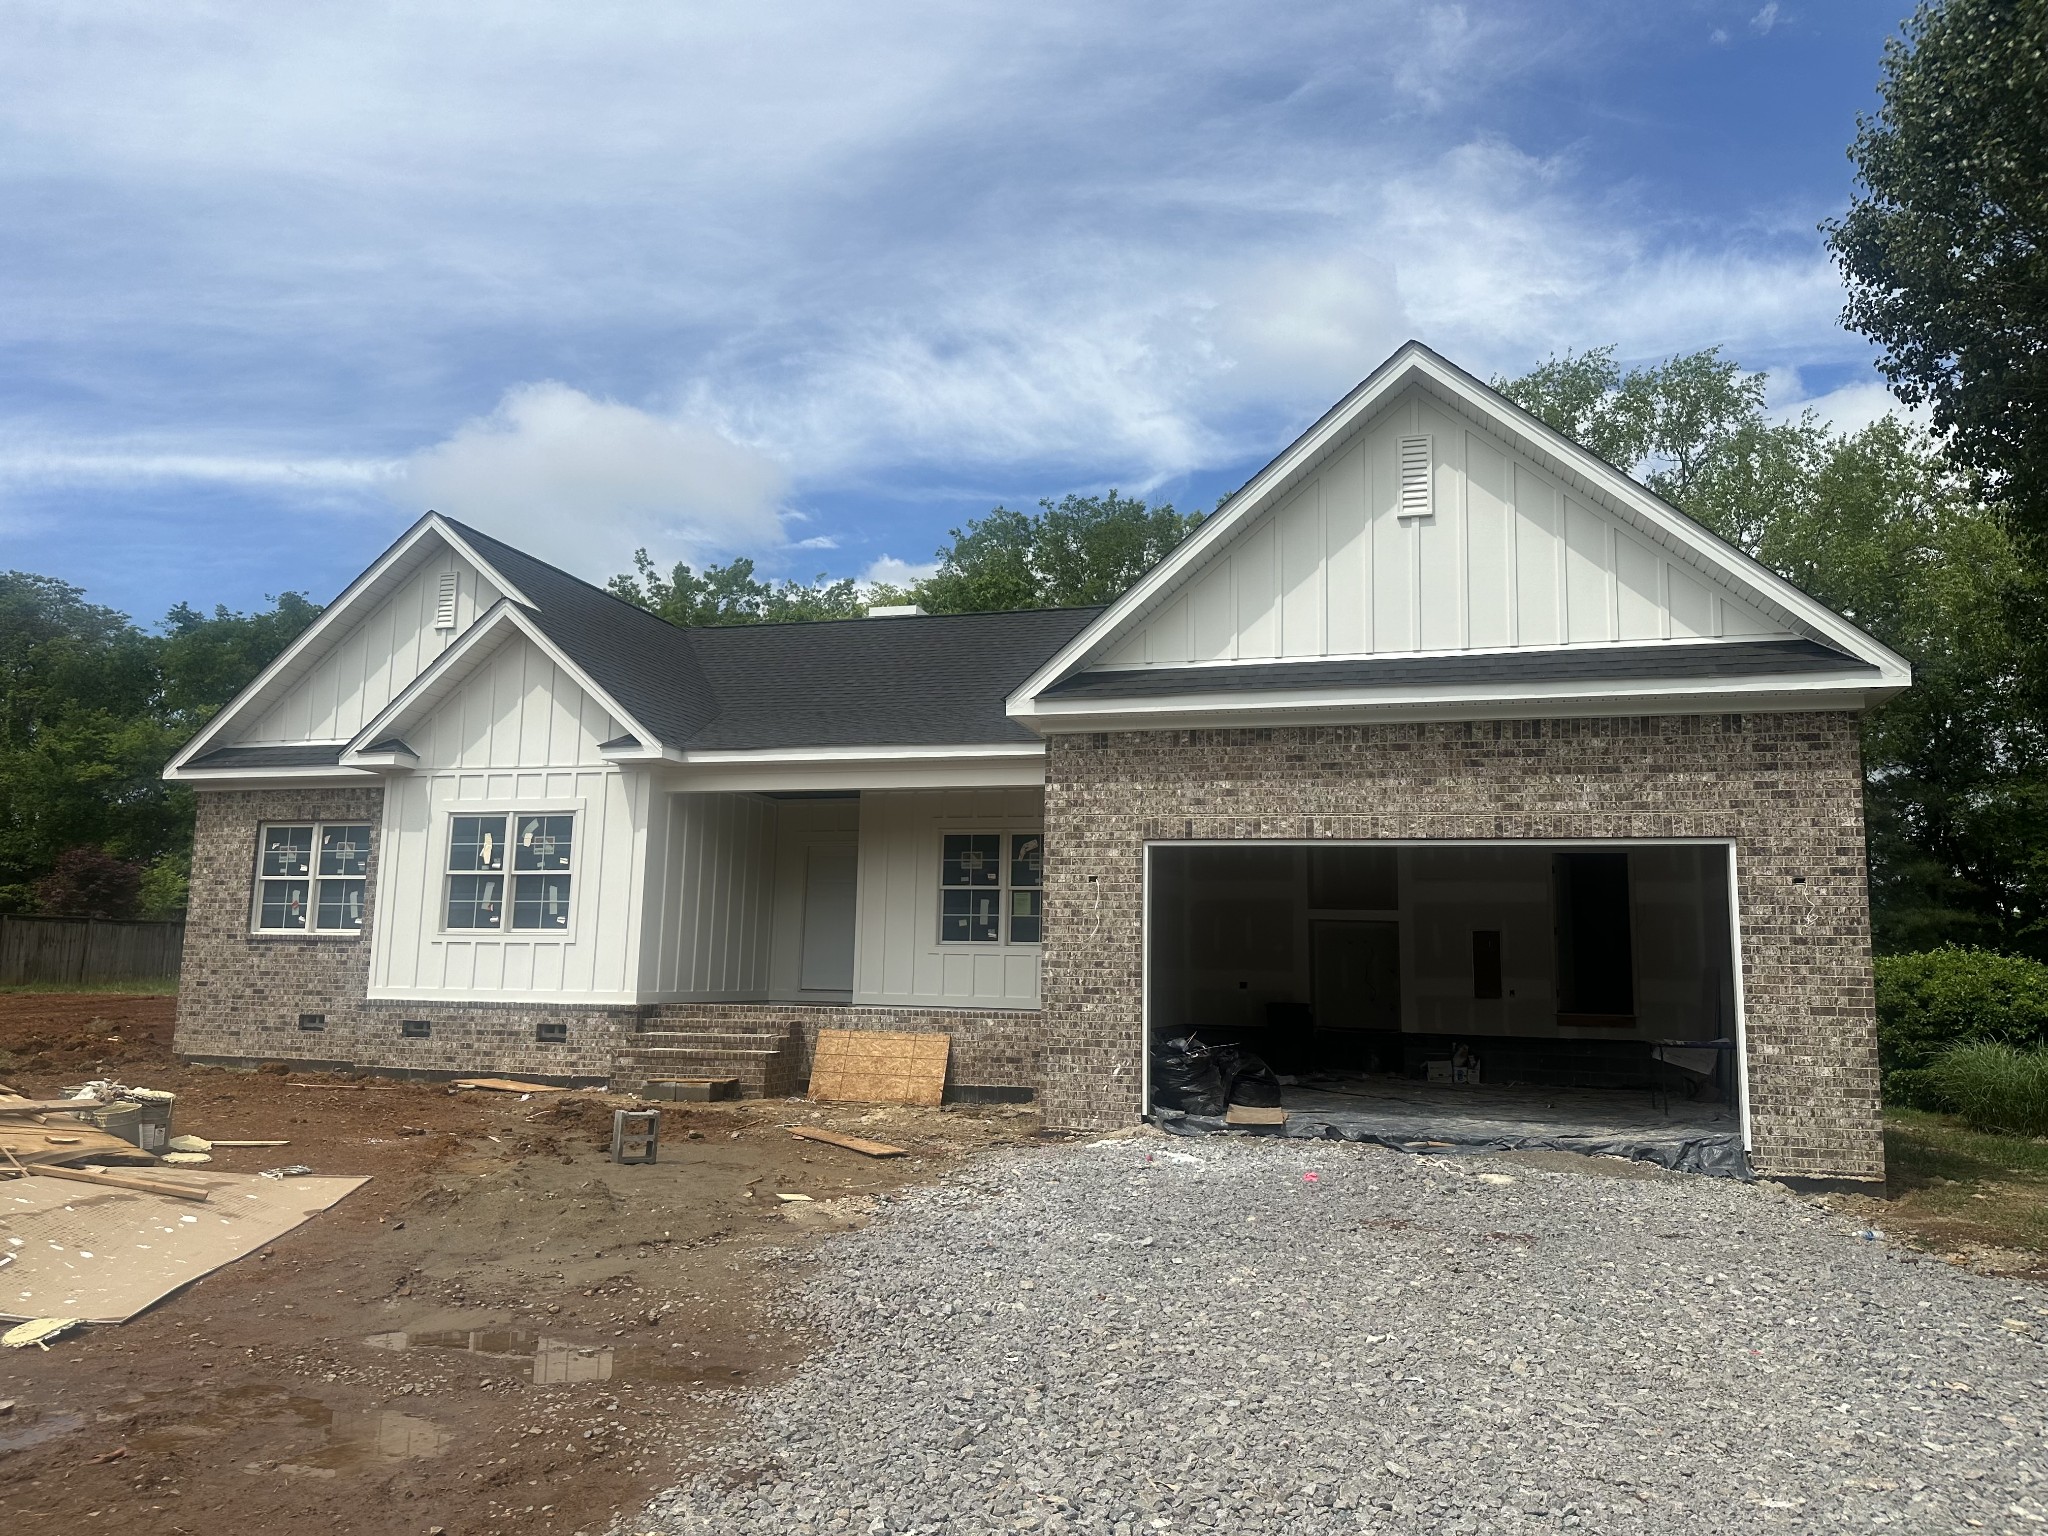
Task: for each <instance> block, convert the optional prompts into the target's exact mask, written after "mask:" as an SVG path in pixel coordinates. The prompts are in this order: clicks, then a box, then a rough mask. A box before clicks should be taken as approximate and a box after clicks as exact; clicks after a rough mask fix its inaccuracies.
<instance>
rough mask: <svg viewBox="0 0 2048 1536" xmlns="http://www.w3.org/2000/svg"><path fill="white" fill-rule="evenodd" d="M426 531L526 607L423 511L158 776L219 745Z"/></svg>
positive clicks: (454, 534)
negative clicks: (249, 710)
mask: <svg viewBox="0 0 2048 1536" xmlns="http://www.w3.org/2000/svg"><path fill="white" fill-rule="evenodd" d="M429 535H431V536H433V537H435V538H438V539H440V540H441V541H442V542H444V543H446V544H448V545H450V546H451V547H452V548H453V549H454V550H455V551H456V553H458V554H460V555H461V556H462V557H463V559H465V560H467V561H469V562H470V563H471V564H472V565H474V566H475V567H476V568H477V569H478V570H480V571H482V572H483V573H484V574H485V575H486V576H488V577H489V578H490V581H491V584H492V585H493V586H495V587H496V588H497V589H498V590H499V591H500V592H503V593H504V594H506V596H508V597H510V598H512V599H513V600H514V601H515V602H519V603H523V604H525V606H527V607H529V608H531V607H532V606H533V604H532V602H531V601H529V600H528V599H527V598H526V597H524V596H523V595H521V594H520V593H519V591H518V589H517V588H515V587H514V586H513V585H512V583H511V582H509V581H507V580H506V579H505V578H504V576H503V575H501V574H500V573H499V572H498V570H497V569H496V568H495V567H493V566H492V565H491V563H490V562H489V561H488V560H485V559H484V558H482V557H481V556H480V555H478V554H477V552H476V551H475V550H474V549H473V548H471V547H470V544H469V541H468V540H466V539H464V538H463V537H462V536H461V535H460V534H458V533H457V532H456V531H455V530H454V529H453V528H451V527H449V526H448V523H447V521H446V520H445V519H443V518H442V517H440V516H439V515H438V514H436V513H433V512H429V513H428V514H427V515H426V516H424V517H422V518H421V519H420V520H419V521H418V522H416V523H414V524H413V525H412V526H411V527H410V528H408V529H406V531H405V532H404V533H402V534H400V535H399V536H398V541H397V542H396V543H394V544H393V545H392V546H391V547H390V548H389V549H387V550H385V551H384V553H383V554H381V555H379V556H378V557H377V559H376V560H375V561H374V562H373V563H372V564H371V566H370V568H369V569H368V570H366V571H364V572H363V573H362V575H360V576H358V577H357V578H356V579H355V580H354V581H352V582H350V583H349V584H348V585H347V586H346V587H344V588H343V589H342V591H341V595H340V596H339V597H337V598H335V599H334V601H333V602H331V603H329V604H328V605H327V606H326V607H325V608H323V609H322V610H321V611H320V617H319V618H317V619H315V620H314V621H313V622H312V623H311V624H308V625H307V626H306V627H305V629H304V630H303V631H302V632H301V633H300V635H299V637H298V638H297V639H296V640H294V641H292V643H291V644H290V645H288V646H286V647H285V648H284V649H283V650H282V651H280V652H279V653H278V654H277V656H276V658H275V659H274V660H272V662H271V663H270V665H269V666H267V667H265V668H264V669H263V670H262V671H261V672H259V673H257V674H256V677H255V679H254V680H253V681H252V682H250V683H249V684H248V686H246V687H245V688H243V689H242V691H241V692H240V693H238V694H236V695H235V696H234V698H232V699H230V700H229V701H228V703H227V706H226V707H225V708H224V709H222V710H221V711H220V713H219V714H217V715H215V716H214V717H213V718H212V719H211V720H209V721H207V722H206V724H205V725H204V726H202V727H200V729H199V732H198V734H197V735H195V736H194V737H193V738H192V739H191V740H190V741H188V742H186V743H185V745H184V746H183V747H181V748H179V749H178V752H177V755H176V756H174V757H173V758H172V759H171V761H170V763H169V764H168V765H167V767H166V769H165V772H164V777H165V778H171V777H172V776H173V774H174V772H175V771H176V770H179V769H182V768H183V767H184V766H185V764H186V763H188V762H190V761H191V760H192V759H193V758H195V757H202V756H204V755H205V754H206V753H207V752H209V751H211V750H212V749H213V748H214V747H216V746H218V745H220V740H219V738H220V737H221V736H222V735H224V734H225V733H226V732H227V729H228V727H229V726H230V725H232V724H233V723H234V722H235V721H236V720H237V719H238V718H240V717H241V716H242V715H243V714H245V713H246V712H247V711H248V708H249V706H250V705H251V704H253V703H254V702H256V701H257V700H259V699H261V698H262V697H264V695H265V694H266V693H268V692H269V690H270V689H271V687H272V686H273V685H274V684H276V683H277V682H278V681H279V680H280V679H284V678H289V677H291V676H292V675H293V674H294V673H296V672H297V670H298V668H299V666H300V665H301V664H302V663H303V662H305V661H306V660H308V659H309V657H310V656H311V655H312V653H314V652H316V651H317V650H318V649H319V648H320V647H321V646H322V645H323V644H324V643H325V642H326V640H327V637H328V636H329V635H331V634H332V633H333V631H334V630H335V629H336V628H337V627H338V626H340V625H342V624H343V623H344V622H346V621H347V620H348V618H349V615H350V614H351V613H352V612H353V611H354V610H355V609H356V608H358V607H360V606H361V605H362V603H363V601H364V600H365V598H366V597H367V596H368V595H369V594H371V593H374V592H376V591H378V590H380V589H381V588H382V586H383V584H384V581H385V578H386V577H388V576H390V575H391V573H392V572H393V571H395V570H397V569H398V568H399V567H400V566H401V565H403V564H405V563H406V561H407V560H408V559H409V558H410V557H411V555H412V553H413V551H414V550H416V549H417V548H418V547H419V546H420V543H421V542H422V541H423V540H425V539H426V538H427V537H428V536H429Z"/></svg>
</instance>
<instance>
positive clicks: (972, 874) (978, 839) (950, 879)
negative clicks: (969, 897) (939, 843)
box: [939, 832, 1003, 887]
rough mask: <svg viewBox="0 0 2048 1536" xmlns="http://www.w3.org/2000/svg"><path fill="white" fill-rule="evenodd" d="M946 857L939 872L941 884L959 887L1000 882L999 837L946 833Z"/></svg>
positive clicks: (993, 833)
mask: <svg viewBox="0 0 2048 1536" xmlns="http://www.w3.org/2000/svg"><path fill="white" fill-rule="evenodd" d="M945 854H946V856H945V860H944V862H943V864H942V865H941V867H940V873H939V884H940V885H942V886H954V887H958V886H975V885H999V884H1001V883H1002V862H1001V861H1002V857H1003V839H1002V836H1001V834H999V833H995V832H948V833H947V834H946V847H945Z"/></svg>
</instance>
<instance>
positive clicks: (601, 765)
mask: <svg viewBox="0 0 2048 1536" xmlns="http://www.w3.org/2000/svg"><path fill="white" fill-rule="evenodd" d="M620 731H621V726H620V724H619V722H618V721H617V720H615V719H613V718H612V717H611V715H610V714H608V713H607V712H606V711H605V709H604V708H603V707H602V706H601V705H599V704H598V703H597V702H596V701H595V700H594V699H592V698H591V697H590V696H589V695H588V694H586V693H585V692H584V691H583V689H581V688H580V687H579V686H577V684H576V683H575V682H574V681H573V680H571V679H570V678H569V677H568V676H567V675H566V674H565V673H563V672H562V671H561V670H560V669H559V668H558V667H556V666H555V665H554V663H553V662H551V661H550V660H549V659H548V658H547V656H546V655H545V654H543V653H542V652H541V651H540V650H538V649H537V648H535V647H534V646H533V645H532V644H530V643H529V642H528V641H526V640H525V639H524V638H523V637H514V638H513V639H510V640H508V641H507V642H506V643H505V644H503V645H501V646H499V647H498V649H497V650H496V651H495V652H493V654H492V655H491V656H489V657H488V658H486V659H485V660H484V661H483V662H482V663H481V664H480V665H479V666H478V668H477V670H476V671H474V672H473V673H471V675H470V676H469V677H468V678H467V679H466V680H465V681H464V683H463V684H462V686H461V687H460V688H459V689H458V690H456V691H455V692H454V693H453V694H452V695H451V696H450V697H449V698H448V699H447V700H446V701H445V702H444V703H443V704H442V705H441V706H440V708H439V709H437V710H436V711H435V712H434V713H433V714H431V715H429V716H428V717H427V718H425V719H424V720H421V721H419V722H417V723H416V724H414V725H412V726H410V727H408V729H407V731H406V742H407V744H408V745H409V746H410V747H411V748H412V749H413V751H414V752H415V753H417V754H418V756H419V759H420V763H419V767H418V769H417V770H416V771H414V772H412V773H407V774H398V775H394V776H393V777H392V778H391V779H390V781H389V783H388V786H387V788H386V791H385V798H384V829H383V844H382V851H381V854H380V862H379V870H378V877H377V887H376V898H375V899H376V904H377V911H376V915H375V920H374V922H373V923H372V939H371V959H370V995H371V996H372V997H402V998H419V999H434V998H449V999H476V1000H491V1001H506V1000H527V1001H555V1000H560V1001H577V1002H591V1001H605V1000H629V999H630V998H631V997H632V996H633V994H634V992H635V990H636V982H637V980H638V975H637V972H638V963H637V956H638V954H639V936H638V925H639V922H640V920H641V918H640V912H639V910H638V909H639V905H640V903H639V895H640V892H639V885H640V882H641V880H642V878H643V866H644V843H645V836H644V829H645V827H646V826H647V824H648V820H649V811H648V804H647V801H648V798H649V793H650V789H649V785H648V783H647V780H646V777H645V776H644V775H639V774H622V773H620V772H619V771H618V770H617V769H616V768H614V767H612V766H611V765H609V764H607V763H606V762H605V761H604V760H603V758H602V757H601V756H600V754H599V752H598V746H599V744H600V743H602V742H605V741H609V740H611V739H612V738H613V737H615V736H617V735H619V734H620ZM490 811H506V812H518V811H528V812H533V811H543V812H549V813H552V814H562V813H565V812H573V813H574V814H575V816H576V829H575V839H576V842H575V853H574V862H573V863H572V865H571V868H570V875H571V889H570V923H569V927H568V928H567V929H566V930H562V931H560V932H525V931H520V930H514V929H510V928H507V929H505V930H503V931H499V932H466V931H459V930H449V929H447V928H446V926H445V922H444V919H445V916H446V911H445V900H446V890H447V878H448V877H447V863H448V836H449V820H450V818H451V817H452V816H455V815H463V814H470V813H481V812H490ZM508 873H509V872H508Z"/></svg>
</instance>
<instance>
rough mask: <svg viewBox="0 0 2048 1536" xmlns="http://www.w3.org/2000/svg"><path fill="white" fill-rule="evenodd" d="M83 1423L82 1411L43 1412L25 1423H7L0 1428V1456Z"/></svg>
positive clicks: (68, 1430) (22, 1449)
mask: <svg viewBox="0 0 2048 1536" xmlns="http://www.w3.org/2000/svg"><path fill="white" fill-rule="evenodd" d="M84 1424H85V1415H84V1414H82V1413H45V1414H39V1415H38V1416H36V1417H35V1418H32V1419H30V1420H29V1421H28V1422H27V1423H25V1424H9V1425H7V1426H6V1427H5V1428H4V1429H0V1456H4V1455H5V1454H6V1453H7V1452H9V1451H25V1450H28V1449H29V1448H30V1447H31V1446H37V1445H43V1444H45V1443H47V1442H48V1441H51V1440H55V1439H56V1438H58V1437H59V1436H60V1435H68V1434H70V1433H71V1432H72V1431H73V1430H74V1429H79V1428H82V1427H83V1426H84Z"/></svg>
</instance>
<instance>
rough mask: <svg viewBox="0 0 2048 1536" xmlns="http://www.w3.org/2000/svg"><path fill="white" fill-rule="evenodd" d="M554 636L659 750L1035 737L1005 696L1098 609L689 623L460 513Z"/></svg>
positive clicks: (970, 742) (487, 556) (479, 545)
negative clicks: (657, 612)
mask: <svg viewBox="0 0 2048 1536" xmlns="http://www.w3.org/2000/svg"><path fill="white" fill-rule="evenodd" d="M449 521H450V522H451V524H452V526H454V527H455V528H456V529H458V530H459V531H460V532H461V534H462V536H463V537H464V538H465V539H467V540H469V541H470V543H471V544H472V545H473V546H474V547H475V549H476V552H477V553H478V554H479V555H480V556H482V557H483V558H484V560H486V561H487V562H489V563H490V565H491V566H493V567H494V568H495V569H496V570H497V571H498V572H499V574H501V575H502V576H504V578H505V579H506V580H507V581H509V582H511V583H512V584H513V585H514V586H516V587H518V588H519V590H520V591H521V592H522V593H523V594H524V595H525V596H526V597H528V598H530V599H532V601H533V602H534V604H535V605H536V606H537V608H538V610H539V611H538V612H529V615H528V616H529V617H530V618H532V619H533V621H534V622H535V624H536V625H538V627H539V628H540V630H541V631H542V633H544V634H545V635H547V637H548V638H549V639H550V640H552V641H553V642H554V643H555V644H556V645H557V646H559V647H560V648H561V650H562V651H563V653H564V654H565V655H567V656H568V657H569V658H570V659H571V660H573V661H574V662H575V663H576V665H577V666H579V667H581V668H583V669H584V670H585V671H586V672H588V673H589V674H590V677H591V680H592V681H593V682H595V683H597V684H598V685H599V686H600V687H602V688H603V689H604V690H605V691H606V692H608V693H609V694H611V696H612V697H613V698H614V699H616V700H618V702H619V704H620V706H621V707H622V708H624V709H625V710H626V711H627V712H628V713H629V714H631V715H632V716H633V718H634V719H636V720H638V721H639V722H640V723H641V724H642V725H644V726H646V727H647V729H648V730H650V731H652V732H653V733H654V735H655V737H656V738H657V740H658V741H659V742H660V744H661V745H663V746H669V747H680V748H683V749H685V750H688V751H693V752H705V751H744V750H761V749H766V748H775V747H885V746H905V747H923V746H974V745H985V744H991V743H1000V742H1029V741H1035V740H1036V739H1037V738H1036V737H1035V736H1033V735H1032V734H1031V732H1029V731H1027V730H1026V729H1024V727H1022V726H1021V725H1018V724H1017V723H1016V722H1015V721H1013V720H1011V719H1010V718H1009V716H1008V715H1007V714H1005V713H1004V710H1003V702H1004V700H1005V699H1007V698H1008V697H1009V696H1010V693H1011V692H1012V691H1013V690H1014V689H1015V688H1016V687H1017V686H1018V685H1019V684H1020V683H1022V682H1023V681H1024V680H1025V679H1026V678H1027V677H1029V676H1030V675H1031V674H1032V672H1033V671H1035V670H1036V669H1037V668H1038V667H1040V666H1041V665H1043V664H1044V663H1045V661H1046V660H1047V659H1048V658H1049V657H1050V656H1051V655H1052V654H1053V653H1054V652H1055V651H1057V650H1058V649H1059V648H1060V647H1061V646H1063V645H1065V644H1066V643H1067V641H1069V640H1071V639H1072V638H1073V637H1074V636H1075V635H1077V634H1079V633H1080V632H1081V629H1082V627H1083V626H1084V625H1086V624H1087V623H1088V621H1089V620H1091V619H1093V618H1094V617H1095V615H1096V614H1097V613H1099V612H1100V611H1101V610H1100V609H1096V608H1057V609H1041V610H1037V611H1031V612H1024V613H967V614H934V615H927V616H925V617H921V618H886V619H843V620H834V621H830V622H826V623H816V624H736V625H732V626H729V627H719V628H706V629H678V628H677V627H676V626H674V625H672V624H670V623H668V622H667V621H665V620H663V619H658V618H656V617H655V616H654V615H653V614H651V613H648V612H647V611H646V610H644V609H641V608H636V607H634V606H633V605H632V604H631V603H628V602H625V601H623V600H621V599H619V598H616V597H613V596H612V595H611V594H610V593H609V592H603V591H600V590H599V589H598V588H596V587H593V586H591V585H589V584H588V583H587V582H583V581H579V580H577V579H576V578H575V577H574V576H571V575H569V574H568V573H567V572H566V571H559V570H557V569H555V567H553V566H551V565H549V564H547V563H546V562H544V561H541V560H536V559H534V558H533V557H532V556H531V555H528V554H526V553H524V552H522V551H520V550H517V549H514V548H513V547H512V546H511V545H509V544H505V543H501V542H500V541H498V540H497V539H494V538H492V537H491V536H490V535H489V534H486V533H481V532H479V531H478V530H476V529H474V528H471V527H468V526H467V525H465V524H462V523H455V522H453V520H452V519H450V520H449Z"/></svg>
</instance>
